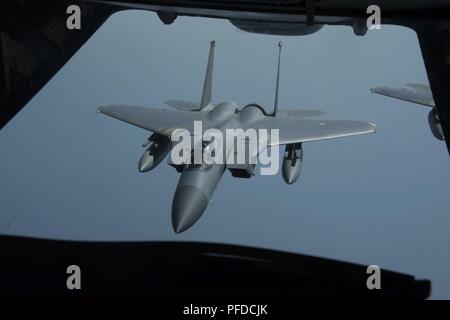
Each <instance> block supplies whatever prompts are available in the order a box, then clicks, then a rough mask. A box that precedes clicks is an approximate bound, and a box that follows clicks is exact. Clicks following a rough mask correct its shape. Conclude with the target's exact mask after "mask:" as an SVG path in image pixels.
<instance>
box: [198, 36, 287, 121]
mask: <svg viewBox="0 0 450 320" xmlns="http://www.w3.org/2000/svg"><path fill="white" fill-rule="evenodd" d="M215 45H216V42H215V41H214V40H213V41H211V44H210V47H209V56H208V64H207V66H206V74H205V82H204V83H203V92H202V100H201V102H200V110H202V109H204V108H205V107H206V106H208V105H209V104H210V103H211V92H212V76H213V67H214V47H215ZM282 46H283V44H282V42H281V41H280V42H278V68H277V83H276V87H275V103H274V106H273V113H272V116H274V117H275V116H276V115H277V111H278V91H279V90H278V89H279V85H280V63H281V47H282Z"/></svg>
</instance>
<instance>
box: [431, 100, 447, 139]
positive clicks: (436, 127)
mask: <svg viewBox="0 0 450 320" xmlns="http://www.w3.org/2000/svg"><path fill="white" fill-rule="evenodd" d="M428 124H429V125H430V129H431V133H432V134H433V136H434V137H435V138H436V139H438V140H441V141H443V140H444V131H442V125H441V120H440V119H439V115H438V113H437V111H436V109H435V108H433V110H431V111H430V113H429V114H428Z"/></svg>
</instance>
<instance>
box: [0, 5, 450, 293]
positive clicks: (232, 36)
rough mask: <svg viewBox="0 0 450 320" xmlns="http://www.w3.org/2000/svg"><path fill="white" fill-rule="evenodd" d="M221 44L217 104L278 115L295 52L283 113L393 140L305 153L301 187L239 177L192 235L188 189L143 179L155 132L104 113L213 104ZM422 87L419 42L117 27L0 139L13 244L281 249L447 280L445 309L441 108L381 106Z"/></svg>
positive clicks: (0, 217) (439, 283)
mask: <svg viewBox="0 0 450 320" xmlns="http://www.w3.org/2000/svg"><path fill="white" fill-rule="evenodd" d="M213 39H215V40H216V41H217V44H216V56H215V70H214V72H215V74H214V86H213V100H214V102H221V101H227V100H234V101H236V102H237V103H238V104H239V105H240V106H244V105H245V104H247V103H250V102H258V103H260V104H262V105H263V106H266V107H267V108H268V109H269V108H272V106H273V97H274V87H275V71H276V55H277V42H278V41H279V40H282V41H283V44H284V47H283V61H282V67H281V68H282V69H281V83H280V101H279V105H280V108H286V109H288V108H289V109H314V108H317V109H321V110H324V111H325V112H327V115H326V116H323V118H326V119H355V120H367V121H370V122H373V123H375V124H377V125H378V127H379V132H378V133H376V134H374V135H363V136H356V137H350V138H345V139H336V140H329V141H322V142H314V143H307V144H305V145H304V152H305V153H304V165H303V170H302V175H301V177H300V179H299V181H297V183H296V184H294V185H291V186H288V185H286V184H285V183H284V182H283V180H282V178H281V174H278V175H276V176H256V177H253V178H252V179H234V178H232V177H231V175H230V174H229V173H226V174H225V175H224V177H223V179H222V181H221V183H220V184H219V186H218V188H217V190H216V192H215V195H214V199H213V203H212V204H211V205H210V206H209V207H208V209H207V210H206V212H205V214H204V215H203V217H202V218H201V219H200V220H199V221H198V223H197V224H195V225H194V227H192V228H191V229H189V230H188V231H187V232H185V233H183V234H180V235H176V234H174V232H173V231H172V226H171V220H170V208H171V203H172V196H173V193H174V190H175V187H176V184H177V181H178V178H179V175H178V174H177V173H176V172H175V170H174V169H173V168H171V167H169V166H167V165H165V163H162V164H161V165H160V166H159V167H158V168H157V169H156V170H155V171H152V172H149V173H145V174H140V173H138V171H137V163H138V161H139V158H140V156H141V154H142V153H143V151H144V149H143V148H142V147H141V144H142V143H143V142H144V141H145V140H146V138H147V137H148V136H149V133H148V132H146V131H144V130H142V129H139V128H135V127H133V126H130V125H127V124H125V123H122V122H119V121H117V120H114V119H111V118H108V117H106V116H103V115H99V114H97V113H96V109H97V107H98V106H99V105H102V104H110V103H115V104H119V103H124V104H133V105H143V106H151V107H158V106H163V101H165V100H168V99H171V98H173V99H185V100H193V101H198V100H200V96H201V87H202V83H203V77H204V70H205V65H206V60H207V54H208V48H209V43H208V42H209V41H210V40H213ZM407 82H419V83H427V78H426V73H425V68H424V65H423V60H422V57H421V54H420V49H419V45H418V43H417V38H416V35H415V33H414V32H413V31H411V30H409V29H406V28H400V27H392V26H384V27H383V29H382V30H376V31H369V33H368V34H367V35H366V36H365V37H356V36H354V35H353V32H352V30H351V28H349V27H325V28H324V29H322V30H321V31H319V32H318V33H316V34H314V35H312V36H306V37H273V36H265V35H255V34H249V33H244V32H241V31H239V30H237V29H236V28H235V27H233V26H232V25H231V24H230V23H228V22H227V21H222V20H212V19H200V18H178V19H177V20H176V21H175V23H174V24H173V25H172V26H165V25H163V24H162V23H161V22H160V21H159V20H158V19H157V17H156V15H154V14H152V13H149V12H140V11H129V12H122V13H118V14H115V15H114V16H112V17H111V18H110V19H109V20H108V21H107V22H106V23H105V25H104V26H103V27H102V28H101V29H100V30H99V31H98V32H97V33H96V34H95V35H94V36H93V37H92V38H91V39H90V41H88V43H87V44H86V45H85V46H83V47H82V48H81V49H80V51H79V52H78V53H77V54H76V55H75V56H74V57H73V58H72V59H71V60H70V61H69V62H68V63H67V64H66V65H65V66H64V67H63V68H62V70H61V71H60V72H59V73H58V74H57V75H56V76H55V77H54V78H53V79H52V80H51V81H50V82H49V83H48V84H47V85H46V86H45V87H44V88H43V89H42V90H41V92H40V93H39V94H38V95H36V96H35V97H34V99H33V100H32V101H31V102H30V103H29V104H28V105H27V106H26V107H25V108H24V109H23V110H22V111H21V112H20V113H19V114H18V115H17V116H16V117H15V118H14V119H13V120H11V121H10V122H9V123H8V124H7V125H6V126H5V127H4V129H2V130H1V131H0V150H2V151H1V153H0V203H1V213H0V233H2V234H14V235H28V236H38V237H46V238H47V237H48V238H60V239H89V240H100V239H101V240H193V241H209V242H224V243H233V244H243V245H252V246H258V247H266V248H273V249H280V250H286V251H293V252H299V253H303V254H310V255H316V256H322V257H328V258H334V259H338V260H345V261H351V262H356V263H362V264H367V265H369V264H377V265H380V266H381V268H382V269H383V268H385V269H392V270H395V271H400V272H404V273H410V274H413V275H415V276H416V277H418V278H426V279H431V280H432V281H433V296H432V297H434V298H450V272H449V270H450V250H449V249H448V244H449V243H450V232H449V229H450V228H449V227H450V214H449V212H450V210H449V205H448V201H446V200H445V199H447V198H448V195H449V191H450V189H449V182H450V179H449V177H448V176H445V175H444V176H443V175H442V173H443V172H448V165H449V162H448V159H449V158H448V154H447V150H446V148H445V145H444V143H443V142H440V141H437V140H435V139H434V138H433V136H432V134H431V132H430V129H429V127H428V123H427V114H428V111H429V110H427V108H425V107H420V106H416V105H413V104H409V103H406V102H401V101H395V100H393V99H389V98H385V97H380V96H374V95H372V94H371V93H370V92H369V88H370V87H373V86H377V85H394V86H402V85H403V84H404V83H407ZM231 199H232V200H233V201H230V200H231Z"/></svg>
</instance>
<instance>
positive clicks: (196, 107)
mask: <svg viewBox="0 0 450 320" xmlns="http://www.w3.org/2000/svg"><path fill="white" fill-rule="evenodd" d="M214 47H215V42H214V41H212V42H211V44H210V50H209V57H208V64H207V67H206V75H205V80H204V84H203V93H202V97H201V102H200V103H192V102H187V101H180V100H170V101H167V102H166V104H167V105H169V106H171V107H172V108H174V109H176V110H173V109H163V108H144V107H138V106H129V105H108V106H101V107H99V108H98V112H100V113H104V114H106V115H108V116H111V117H113V118H116V119H119V120H121V121H124V122H127V123H129V124H132V125H135V126H137V127H140V128H142V129H145V130H148V131H151V132H153V134H152V135H151V136H150V137H149V138H148V140H147V142H146V143H145V144H144V147H147V149H146V151H145V152H144V154H143V155H142V157H141V159H140V161H139V166H138V168H139V171H140V172H146V171H149V170H152V169H154V168H155V167H156V166H158V164H159V163H161V161H162V160H163V159H164V158H165V157H166V155H167V154H168V153H169V152H170V151H171V150H172V149H174V148H175V144H174V143H172V135H173V134H174V133H175V132H176V131H177V130H181V129H183V130H187V131H188V132H189V133H190V134H191V135H192V134H193V131H194V129H193V128H194V122H195V121H201V123H202V124H203V126H204V127H206V128H214V129H217V130H218V131H219V132H223V133H225V131H226V130H229V129H242V130H247V129H254V130H260V129H265V130H273V129H276V130H277V132H278V139H272V138H269V139H267V140H264V141H263V145H264V147H265V149H267V148H269V147H272V146H278V145H285V146H286V147H285V153H284V159H283V165H282V175H283V179H284V180H285V182H286V183H288V184H292V183H294V182H295V181H296V180H297V179H298V177H299V175H300V170H301V165H302V160H303V147H302V145H303V143H304V142H309V141H318V140H324V139H332V138H339V137H347V136H352V135H359V134H365V133H373V132H375V131H376V126H375V125H374V124H372V123H369V122H362V121H345V120H342V121H340V120H311V119H305V118H308V117H312V116H317V115H320V114H323V112H321V111H317V110H278V87H279V79H280V57H281V42H280V43H279V50H278V68H277V77H276V79H277V80H276V90H275V103H274V108H273V110H272V111H271V112H269V111H267V110H265V109H264V108H263V107H261V106H260V105H258V104H255V103H252V104H249V105H246V106H245V107H243V108H239V107H238V106H237V104H236V103H234V102H222V103H218V104H214V103H213V102H212V99H211V91H212V90H211V89H212V75H213V61H214ZM233 139H234V138H233ZM258 139H259V138H258ZM258 143H261V141H258ZM228 145H229V144H227V146H226V147H225V148H224V149H225V150H224V157H228V156H229V155H230V154H232V153H234V152H235V149H234V147H228ZM231 145H232V146H233V144H231ZM209 146H210V144H208V143H207V142H205V141H202V139H201V141H200V144H199V145H198V146H197V145H196V146H194V148H200V149H201V150H202V151H207V148H208V147H209ZM246 147H247V146H246ZM261 151H262V150H261V149H260V150H258V152H261ZM192 153H194V152H192ZM257 156H258V155H257ZM201 161H202V160H201ZM168 163H169V164H170V165H171V166H173V167H174V168H175V169H176V170H177V171H178V172H180V173H181V177H180V180H179V182H178V186H177V189H176V191H175V196H174V198H173V202H172V226H173V229H174V231H175V232H176V233H180V232H183V231H185V230H186V229H188V228H190V227H191V226H192V225H193V224H194V223H195V222H196V221H197V220H198V219H199V218H200V217H201V216H202V214H203V212H204V211H205V209H206V207H207V206H208V204H209V202H210V200H211V198H212V195H213V193H214V190H215V189H216V186H217V184H218V182H219V181H220V179H221V178H222V176H223V174H224V172H225V170H226V169H228V170H229V171H230V172H231V174H232V176H234V177H240V178H250V177H251V176H252V175H253V174H254V170H255V163H253V162H250V161H246V162H245V163H244V164H234V163H229V162H227V161H224V162H220V163H219V162H217V163H212V164H211V163H206V161H205V162H200V164H198V163H197V164H192V163H188V162H187V163H178V164H176V163H173V161H171V158H169V161H168Z"/></svg>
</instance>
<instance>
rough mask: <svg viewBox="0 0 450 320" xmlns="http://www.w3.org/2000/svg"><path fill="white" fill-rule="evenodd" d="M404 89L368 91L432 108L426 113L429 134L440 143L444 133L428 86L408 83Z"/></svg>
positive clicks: (387, 88)
mask: <svg viewBox="0 0 450 320" xmlns="http://www.w3.org/2000/svg"><path fill="white" fill-rule="evenodd" d="M406 87H407V88H390V87H377V88H372V89H370V91H371V92H372V93H376V94H380V95H383V96H387V97H391V98H395V99H399V100H404V101H408V102H412V103H416V104H420V105H422V106H427V107H430V108H432V109H431V111H430V113H428V124H429V125H430V129H431V133H432V134H433V136H434V137H435V138H436V139H438V140H441V141H442V140H444V132H443V130H442V125H441V121H440V119H439V114H438V111H437V110H436V105H435V103H434V99H433V94H432V93H431V88H430V86H428V85H425V84H417V83H408V84H406Z"/></svg>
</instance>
